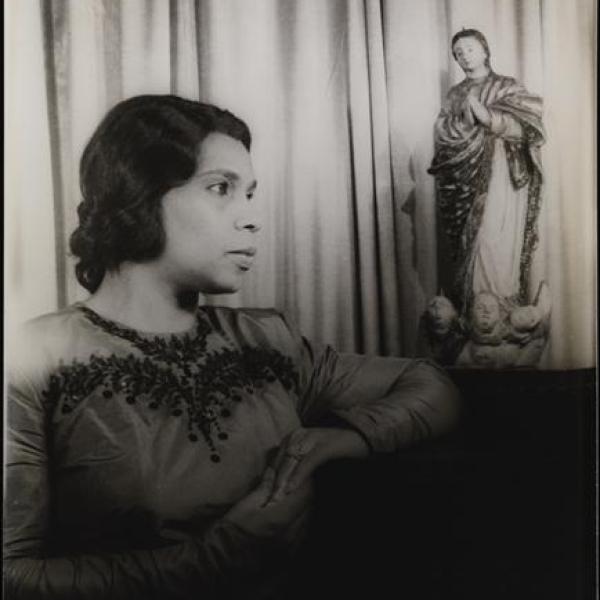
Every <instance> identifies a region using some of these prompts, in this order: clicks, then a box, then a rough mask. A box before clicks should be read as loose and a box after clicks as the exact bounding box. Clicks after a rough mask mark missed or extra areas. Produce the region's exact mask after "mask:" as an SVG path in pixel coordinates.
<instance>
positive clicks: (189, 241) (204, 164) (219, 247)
mask: <svg viewBox="0 0 600 600" xmlns="http://www.w3.org/2000/svg"><path fill="white" fill-rule="evenodd" d="M255 188H256V180H255V178H254V171H253V169H252V163H251V161H250V154H249V153H248V151H247V150H246V148H245V147H244V145H243V144H242V143H241V142H239V141H238V140H236V139H234V138H232V137H229V136H227V135H224V134H221V133H211V134H210V135H208V136H207V137H206V138H205V139H204V141H203V143H202V146H201V148H200V153H199V156H198V168H197V170H196V173H195V174H194V176H193V177H192V178H191V179H190V180H189V181H188V182H186V183H185V184H184V185H182V186H180V187H178V188H175V189H172V190H170V191H169V192H168V193H167V194H166V195H165V197H164V198H163V200H162V217H163V227H164V229H165V233H166V243H165V249H164V251H163V254H162V255H161V256H160V257H159V259H158V261H157V262H158V267H159V270H160V272H161V275H162V276H163V277H164V278H165V279H166V280H167V281H169V282H170V283H171V284H173V285H174V286H175V287H176V288H177V289H178V291H190V290H191V291H198V292H202V293H207V294H219V293H231V292H236V291H237V290H238V289H239V288H240V285H241V281H242V276H243V275H244V273H245V272H246V271H248V270H249V269H250V267H251V266H252V263H253V260H254V255H255V254H256V246H255V244H256V240H255V237H256V235H255V234H256V233H257V232H258V231H259V229H260V223H259V221H258V217H257V215H256V210H255V206H254V204H253V203H252V202H251V200H252V195H253V193H254V190H255Z"/></svg>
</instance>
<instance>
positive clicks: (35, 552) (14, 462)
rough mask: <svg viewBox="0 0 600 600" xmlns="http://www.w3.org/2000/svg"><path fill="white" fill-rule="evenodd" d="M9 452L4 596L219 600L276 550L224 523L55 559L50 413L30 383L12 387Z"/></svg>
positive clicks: (9, 400) (8, 416)
mask: <svg viewBox="0 0 600 600" xmlns="http://www.w3.org/2000/svg"><path fill="white" fill-rule="evenodd" d="M6 407H7V427H6V446H5V451H6V454H5V486H6V487H5V496H4V497H5V500H4V527H3V534H4V591H5V592H6V598H11V599H14V600H17V599H43V598H52V599H56V600H61V599H66V598H69V599H71V598H85V599H89V600H95V599H102V600H106V599H108V598H110V599H111V600H118V599H127V600H133V599H140V600H141V599H151V598H160V599H161V600H166V599H168V598H169V599H170V598H188V599H189V598H190V597H194V598H197V599H198V600H202V599H203V598H214V597H215V595H216V594H217V593H218V590H220V589H221V588H222V587H223V586H224V585H226V584H227V582H228V581H231V580H232V578H233V579H235V580H238V581H239V579H240V578H243V577H244V576H246V575H248V576H252V575H253V574H255V573H256V572H258V571H259V570H260V568H261V565H262V564H264V561H265V560H267V553H269V552H271V551H272V550H273V548H272V547H271V545H270V543H269V542H266V541H265V540H263V539H262V538H256V537H254V536H251V535H249V534H247V533H245V532H244V531H242V530H241V529H239V528H237V527H236V526H235V525H234V524H232V523H230V522H228V521H226V520H221V521H217V522H215V524H214V525H213V526H212V527H211V528H210V529H209V530H208V531H207V532H206V534H205V535H204V536H203V537H202V539H199V538H198V539H196V538H190V539H187V540H184V541H182V542H178V543H176V544H173V545H170V546H165V547H161V548H158V549H155V550H132V551H128V552H117V553H108V552H107V553H98V554H78V555H68V556H54V555H52V554H50V551H49V549H48V540H49V536H50V532H49V527H50V521H51V519H50V512H51V485H52V482H51V475H50V473H51V469H50V468H49V467H50V465H49V458H48V452H47V446H48V444H47V430H46V417H45V409H44V406H43V404H42V402H41V401H40V398H39V395H38V394H37V393H36V391H35V388H34V386H33V385H32V384H30V383H28V382H27V381H25V380H24V379H23V378H19V383H18V384H17V383H14V382H13V383H10V382H9V384H8V394H7V403H6Z"/></svg>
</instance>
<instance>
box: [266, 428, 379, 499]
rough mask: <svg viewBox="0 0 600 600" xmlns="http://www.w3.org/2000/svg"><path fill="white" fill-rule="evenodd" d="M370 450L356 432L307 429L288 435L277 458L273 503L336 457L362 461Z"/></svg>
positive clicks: (291, 491) (274, 465) (300, 429)
mask: <svg viewBox="0 0 600 600" xmlns="http://www.w3.org/2000/svg"><path fill="white" fill-rule="evenodd" d="M368 453H369V448H368V446H367V444H366V442H365V440H364V439H363V438H362V437H361V436H360V434H358V433H357V432H356V431H354V430H352V429H334V428H308V429H306V428H303V427H300V428H299V429H296V430H295V431H293V432H292V433H291V434H290V435H288V436H287V437H286V438H285V439H284V440H283V442H282V443H281V446H280V447H279V452H278V453H277V456H276V457H275V461H274V463H273V467H274V469H275V478H274V481H273V486H272V492H271V495H270V498H269V503H272V502H278V501H280V499H281V498H283V497H285V495H286V494H290V493H293V492H294V491H295V490H296V489H298V488H299V487H300V486H302V485H304V482H305V481H307V479H308V478H309V477H310V475H311V474H312V473H313V471H314V470H315V469H316V468H317V467H318V466H319V465H322V464H323V463H326V462H328V461H330V460H333V459H336V458H361V457H364V456H367V454H368Z"/></svg>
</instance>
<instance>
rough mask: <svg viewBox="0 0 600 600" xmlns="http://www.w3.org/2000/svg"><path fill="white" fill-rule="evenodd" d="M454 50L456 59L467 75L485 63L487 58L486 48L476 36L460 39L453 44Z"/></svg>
mask: <svg viewBox="0 0 600 600" xmlns="http://www.w3.org/2000/svg"><path fill="white" fill-rule="evenodd" d="M452 51H453V52H454V57H455V58H456V61H457V62H458V64H459V65H460V67H461V69H462V70H463V71H464V72H465V73H466V74H467V75H468V74H469V73H471V72H473V71H476V70H477V69H479V68H480V67H482V66H483V65H485V61H486V59H487V54H486V52H485V48H484V47H483V46H482V44H481V42H480V41H479V40H478V39H477V38H475V37H463V38H460V39H458V40H457V41H456V43H455V44H454V46H452Z"/></svg>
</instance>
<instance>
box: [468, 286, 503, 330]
mask: <svg viewBox="0 0 600 600" xmlns="http://www.w3.org/2000/svg"><path fill="white" fill-rule="evenodd" d="M471 319H472V321H473V326H474V327H475V329H476V330H477V331H480V332H481V333H489V332H491V331H492V330H493V329H494V327H495V326H496V324H497V323H498V321H499V320H500V305H499V304H498V300H496V298H495V297H494V296H492V295H491V294H485V293H482V294H478V295H477V296H476V297H475V302H474V303H473V308H472V310H471Z"/></svg>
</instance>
